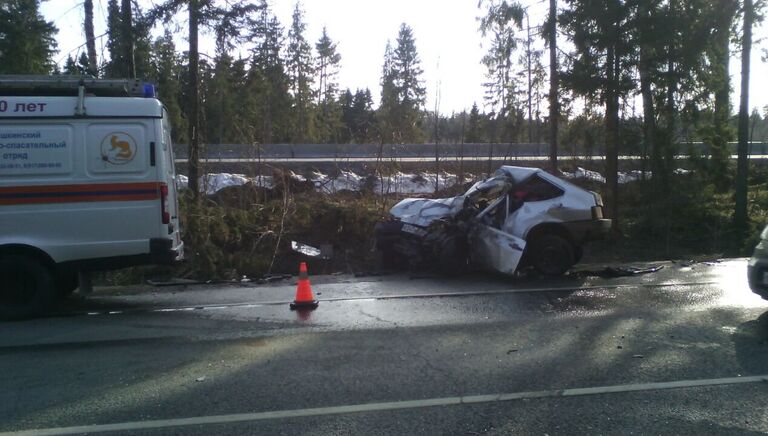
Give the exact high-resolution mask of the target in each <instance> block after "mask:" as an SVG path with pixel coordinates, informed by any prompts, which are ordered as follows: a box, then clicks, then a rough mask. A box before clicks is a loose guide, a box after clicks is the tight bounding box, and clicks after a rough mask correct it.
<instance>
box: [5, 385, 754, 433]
mask: <svg viewBox="0 0 768 436" xmlns="http://www.w3.org/2000/svg"><path fill="white" fill-rule="evenodd" d="M760 382H768V375H755V376H748V377H726V378H714V379H700V380H679V381H672V382H658V383H638V384H627V385H613V386H596V387H589V388H574V389H558V390H545V391H529V392H516V393H509V394H490V395H470V396H463V397H445V398H431V399H424V400H411V401H392V402H385V403H369V404H353V405H347V406H333V407H318V408H312V409H296V410H276V411H272V412H256V413H238V414H232V415H212V416H196V417H191V418H176V419H158V420H152V421H136V422H120V423H114V424H94V425H82V426H75V427H58V428H40V429H33V430H21V431H15V432H7V433H0V436H22V435H24V436H33V435H34V436H42V435H67V434H79V433H101V432H110V431H136V430H149V429H159V428H170V427H183V426H189V425H212V424H233V423H240V422H253V421H264V420H270V419H287V418H302V417H307V416H328V415H342V414H349V413H361V412H381V411H386V410H404V409H419V408H424V407H435V406H456V405H461V404H482V403H498V402H502V401H514V400H522V399H534V398H554V397H580V396H586V395H600V394H616V393H624V392H640V391H658V390H668V389H681V388H696V387H703V386H723V385H736V384H745V383H760Z"/></svg>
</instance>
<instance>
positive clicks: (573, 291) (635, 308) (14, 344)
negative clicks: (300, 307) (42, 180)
mask: <svg viewBox="0 0 768 436" xmlns="http://www.w3.org/2000/svg"><path fill="white" fill-rule="evenodd" d="M310 272H311V271H310ZM593 272H596V271H593ZM312 279H313V290H314V291H315V294H316V295H317V297H318V299H320V300H321V302H320V306H319V307H318V308H317V310H315V311H314V312H311V313H302V314H299V313H296V312H292V311H290V310H289V309H288V302H289V301H290V300H292V299H293V294H294V290H295V285H294V283H292V281H290V280H289V281H286V282H283V283H277V284H273V285H262V286H257V285H253V284H251V283H242V284H237V285H222V286H200V285H194V286H187V287H163V288H151V289H146V288H144V289H135V288H125V289H117V290H115V289H112V290H107V291H105V292H97V293H96V294H94V295H93V296H91V297H90V298H88V299H77V298H73V299H72V300H70V301H69V302H68V303H67V305H66V307H63V308H62V309H61V311H60V312H59V313H57V314H56V315H55V316H52V317H49V318H45V319H38V320H31V321H24V322H14V323H2V324H0V387H1V388H2V389H0V432H19V431H24V430H31V433H30V434H66V433H75V434H79V433H98V432H101V431H114V432H116V433H117V434H153V435H154V434H157V435H160V434H163V435H164V434H201V435H203V434H206V435H207V434H238V435H240V434H286V435H287V434H290V435H294V434H313V435H314V434H334V435H335V434H355V435H358V434H398V435H400V434H469V435H473V434H499V435H501V434H513V433H514V434H622V435H625V434H729V435H730V434H762V433H766V432H768V415H767V414H766V413H765V410H766V409H767V406H768V398H766V394H768V304H767V303H768V302H765V301H763V300H761V299H760V298H759V297H757V296H756V295H754V294H752V293H751V292H750V291H749V289H748V287H747V284H746V261H745V260H743V259H739V260H729V261H724V262H718V263H711V264H708V263H696V264H692V265H687V264H673V263H666V264H664V269H662V270H661V271H659V272H656V273H650V274H646V275H638V276H633V277H621V278H600V277H593V276H591V275H590V274H580V275H575V276H572V277H566V278H562V279H558V280H549V279H540V278H506V277H495V276H491V277H488V276H483V275H472V276H464V277H454V278H441V277H428V276H424V277H408V276H403V275H392V276H382V277H363V278H352V277H347V276H333V277H312Z"/></svg>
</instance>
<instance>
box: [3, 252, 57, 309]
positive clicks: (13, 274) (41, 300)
mask: <svg viewBox="0 0 768 436" xmlns="http://www.w3.org/2000/svg"><path fill="white" fill-rule="evenodd" d="M0 281H2V283H3V286H2V288H0V319H3V320H18V319H26V318H31V317H35V316H39V315H42V314H44V313H45V312H46V311H48V310H49V309H50V308H51V306H52V305H53V303H54V302H55V301H56V295H57V293H56V286H55V283H54V279H53V275H52V274H51V271H50V269H48V268H46V267H45V266H43V265H42V264H41V263H40V262H38V261H36V260H34V259H32V258H30V257H26V256H20V255H11V256H5V257H2V258H0Z"/></svg>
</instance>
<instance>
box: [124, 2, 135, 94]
mask: <svg viewBox="0 0 768 436" xmlns="http://www.w3.org/2000/svg"><path fill="white" fill-rule="evenodd" d="M120 12H121V13H122V15H123V44H124V50H125V52H124V53H125V60H126V62H128V65H127V67H128V76H129V77H130V78H131V79H135V78H136V60H135V59H134V57H133V56H134V54H133V52H134V49H135V43H134V36H133V12H132V11H131V0H122V7H121V11H120Z"/></svg>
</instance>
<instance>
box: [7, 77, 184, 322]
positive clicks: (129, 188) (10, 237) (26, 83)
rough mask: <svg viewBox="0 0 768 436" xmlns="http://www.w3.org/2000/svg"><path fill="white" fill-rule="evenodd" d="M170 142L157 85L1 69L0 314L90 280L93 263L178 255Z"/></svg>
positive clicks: (104, 266) (36, 306)
mask: <svg viewBox="0 0 768 436" xmlns="http://www.w3.org/2000/svg"><path fill="white" fill-rule="evenodd" d="M172 150H173V148H172V144H171V126H170V124H169V119H168V114H167V113H166V111H165V109H164V108H163V105H162V103H161V102H160V101H158V100H157V99H156V98H155V96H154V87H153V86H152V85H148V84H143V83H141V82H138V81H135V80H106V79H104V80H100V79H92V78H82V77H76V76H0V319H20V318H27V317H30V316H36V315H40V314H43V313H45V312H46V311H48V310H49V309H50V308H51V307H52V306H53V304H54V303H55V302H56V300H57V298H59V297H62V296H65V295H68V294H69V293H71V292H72V291H74V290H75V289H76V288H77V287H78V284H79V285H80V287H81V291H84V290H86V291H87V290H89V288H90V283H88V282H90V279H89V275H88V272H90V271H96V270H108V269H115V268H122V267H126V266H133V265H140V264H154V263H172V262H175V261H179V260H181V259H182V258H183V256H184V250H183V248H184V244H183V242H182V241H181V237H180V229H179V218H178V199H177V193H176V185H175V176H176V174H175V169H174V164H173V163H174V162H173V151H172ZM78 281H80V282H81V283H78Z"/></svg>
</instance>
